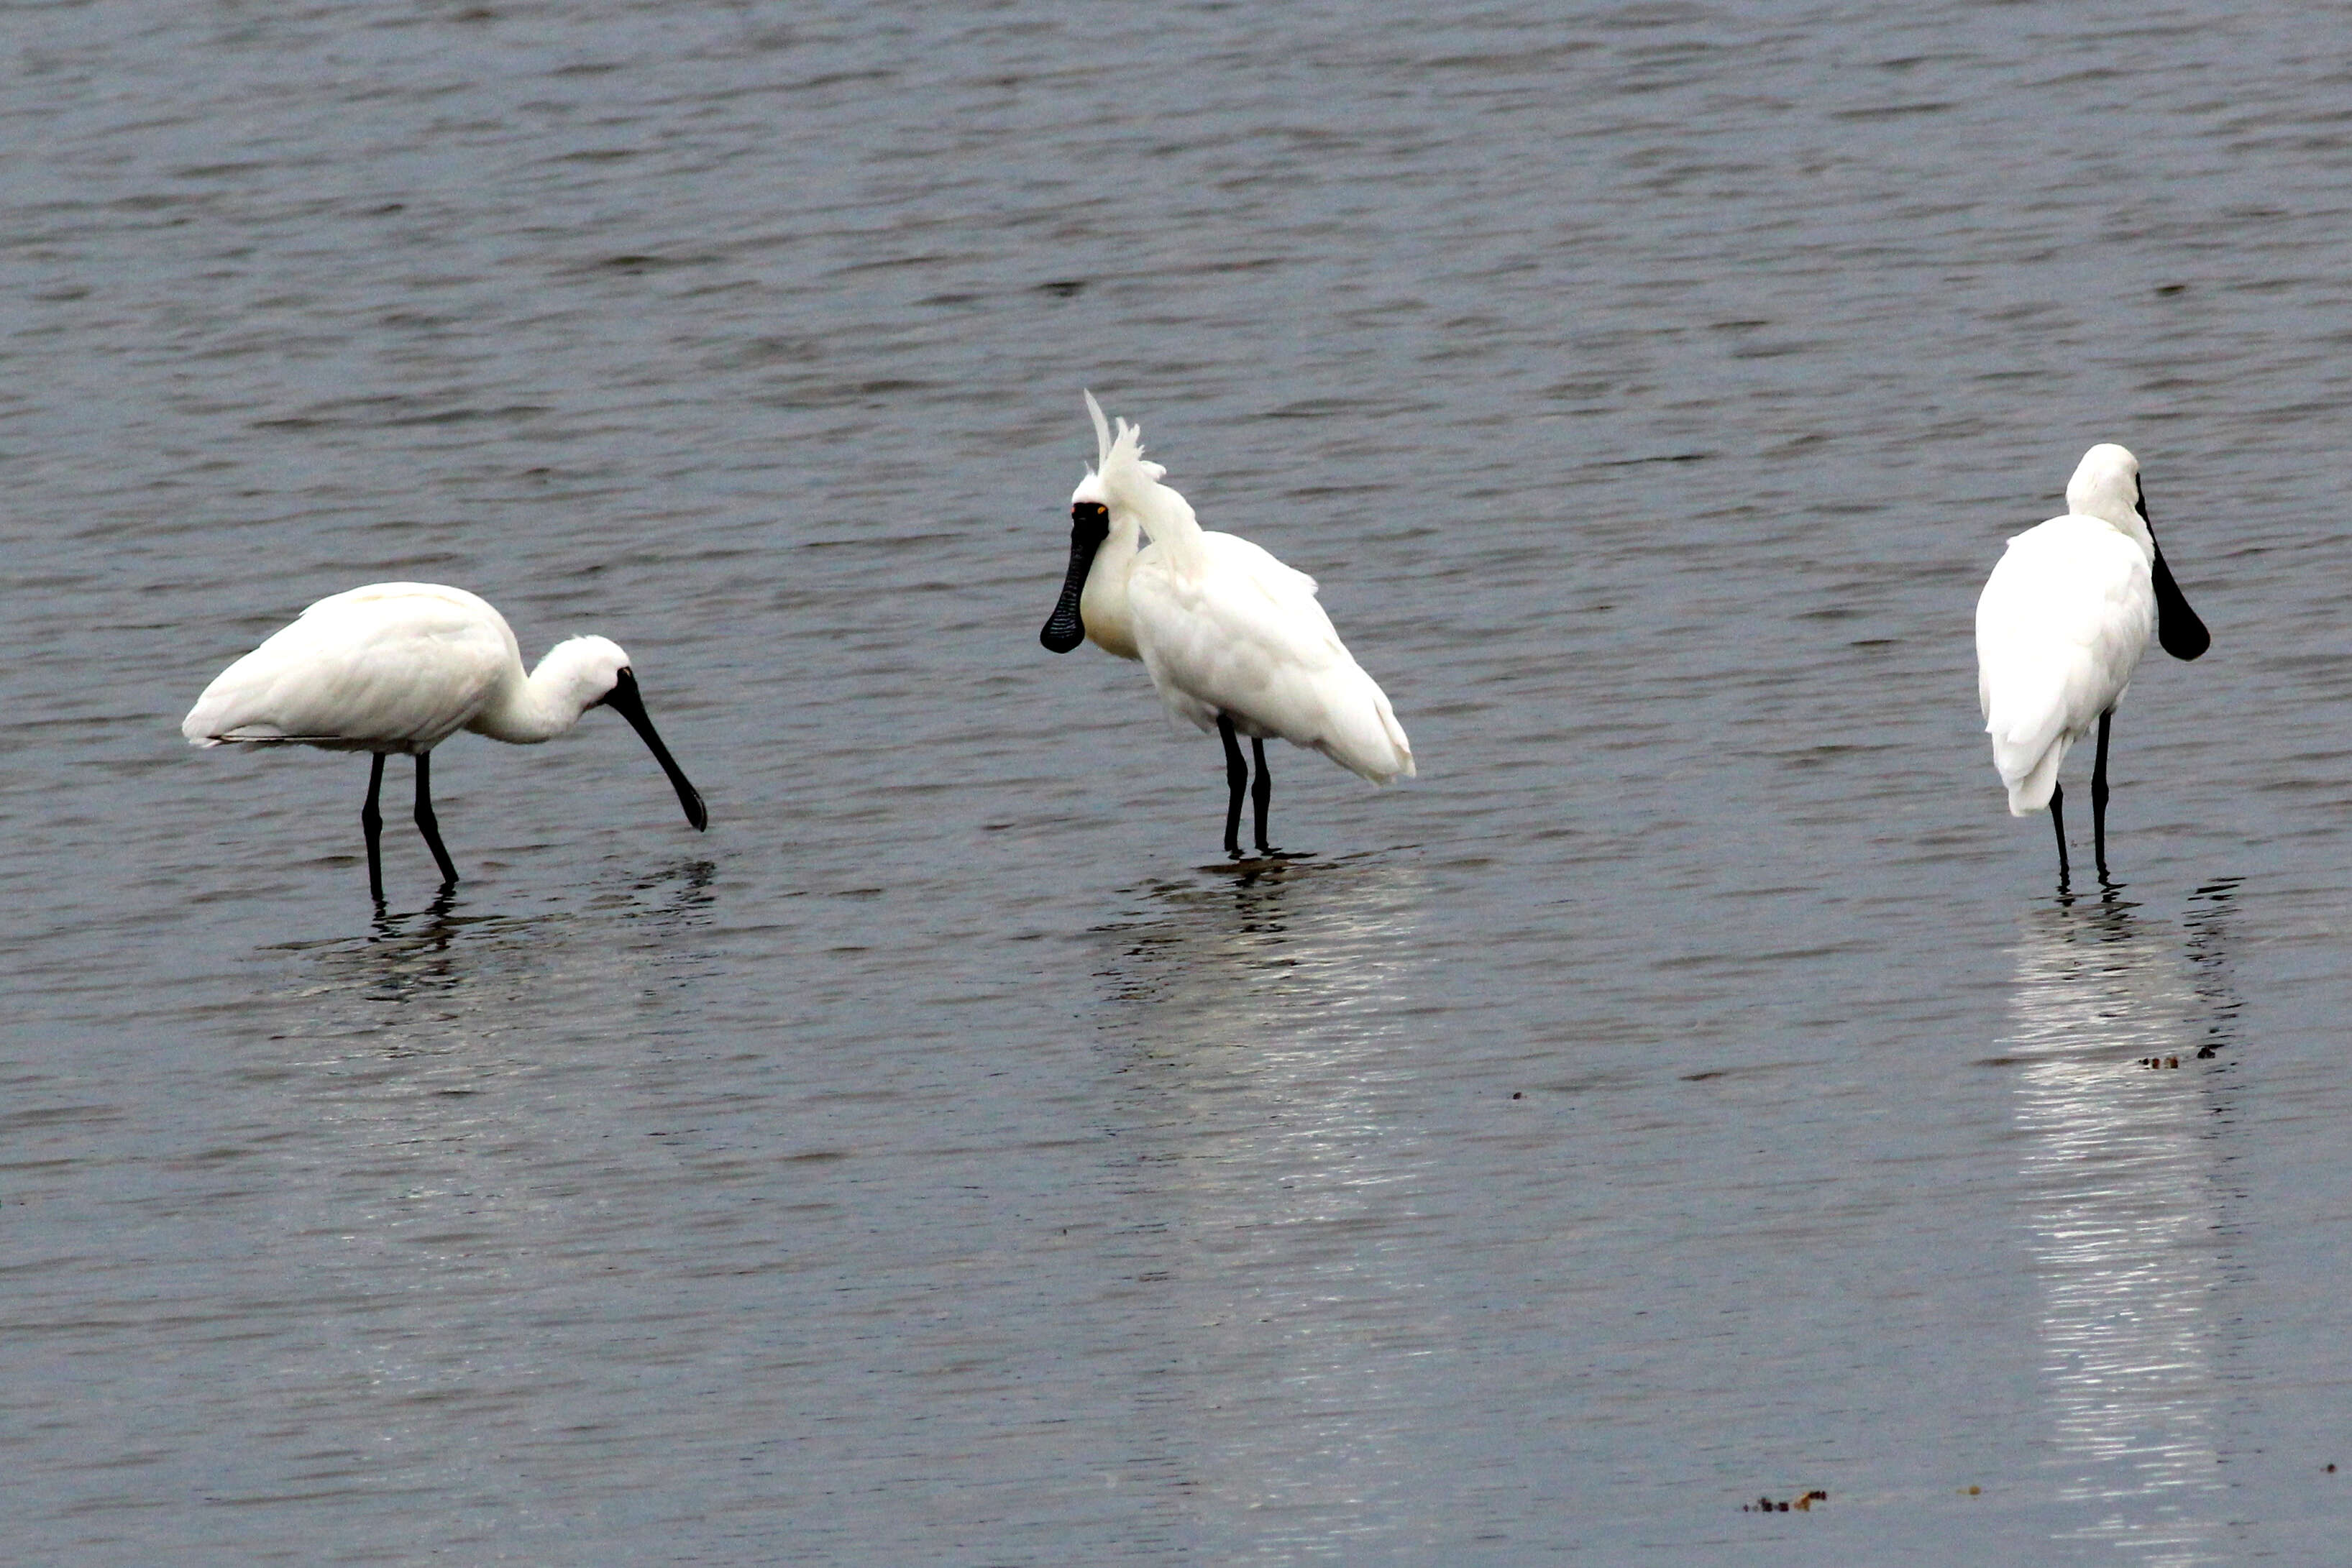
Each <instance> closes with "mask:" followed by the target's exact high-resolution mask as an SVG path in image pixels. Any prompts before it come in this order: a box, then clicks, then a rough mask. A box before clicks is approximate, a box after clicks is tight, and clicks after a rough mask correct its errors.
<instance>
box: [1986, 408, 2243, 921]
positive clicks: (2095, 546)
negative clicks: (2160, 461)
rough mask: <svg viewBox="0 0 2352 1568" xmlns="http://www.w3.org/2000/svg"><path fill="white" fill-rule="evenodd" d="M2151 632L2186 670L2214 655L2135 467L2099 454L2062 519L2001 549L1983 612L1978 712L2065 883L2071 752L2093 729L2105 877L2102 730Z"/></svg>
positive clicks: (2122, 454) (2003, 773) (2112, 453)
mask: <svg viewBox="0 0 2352 1568" xmlns="http://www.w3.org/2000/svg"><path fill="white" fill-rule="evenodd" d="M2149 632H2155V633H2156V636H2157V641H2158V643H2162V644H2163V647H2164V651H2165V652H2166V653H2169V654H2171V655H2172V656H2173V657H2174V658H2176V659H2193V658H2195V657H2197V656H2198V655H2199V654H2200V653H2203V652H2204V651H2205V650H2206V648H2207V647H2208V646H2209V645H2210V643H2212V640H2213V639H2212V637H2211V635H2210V633H2208V632H2206V630H2205V623H2204V622H2202V621H2200V620H2199V619H2198V618H2197V612H2195V611H2194V610H2191V609H2189V601H2188V600H2187V598H2185V597H2184V596H2183V595H2182V594H2181V591H2180V586H2179V584H2178V583H2176V582H2175V581H2173V580H2172V571H2171V569H2170V568H2168V567H2167V566H2166V565H2165V564H2164V552H2163V551H2162V550H2161V549H2158V548H2157V543H2156V535H2155V533H2154V532H2153V531H2152V530H2151V529H2150V528H2148V523H2147V497H2146V494H2145V493H2144V492H2143V491H2142V489H2141V487H2140V480H2139V459H2138V458H2137V457H2135V456H2133V455H2131V454H2130V453H2129V452H2126V450H2124V449H2123V448H2122V447H2120V446H2116V445H2114V444H2107V443H2102V444H2099V445H2097V446H2094V447H2092V448H2091V449H2090V450H2089V451H2088V452H2085V453H2084V454H2083V461H2082V462H2081V463H2080V464H2079V465H2076V467H2075V469H2074V477H2073V478H2072V479H2070V480H2068V481H2067V482H2066V515H2065V516H2064V517H2053V518H2051V519H2050V520H2049V521H2048V522H2046V523H2042V524H2041V525H2039V526H2038V527H2035V528H2028V529H2026V531H2025V532H2023V533H2021V534H2019V535H2018V536H2017V537H2016V538H2012V539H2011V540H2010V541H2009V552H2008V553H2007V554H2006V555H2003V556H2002V557H2001V558H2000V564H1999V565H1997V566H1995V567H1994V568H1993V569H1992V577H1991V579H1990V580H1988V581H1987V582H1986V583H1985V587H1984V594H1983V596H1982V597H1981V598H1979V600H1978V601H1977V701H1978V704H1979V706H1980V707H1981V708H1982V709H1983V711H1984V718H1985V730H1986V732H1987V733H1988V734H1990V736H1991V737H1992V759H1993V765H1994V766H1995V767H1997V768H2000V779H2001V782H2002V783H2004V784H2006V785H2008V786H2009V809H2010V811H2011V813H2012V814H2013V815H2016V816H2020V817H2022V816H2024V815H2025V814H2026V813H2027V812H2029V811H2032V810H2039V809H2040V808H2041V807H2042V806H2043V805H2044V804H2047V805H2048V806H2049V808H2050V821H2051V825H2052V826H2053V828H2054V829H2055V830H2056V831H2057V834H2058V881H2059V883H2060V885H2061V886H2063V885H2064V883H2065V881H2066V819H2065V816H2064V796H2063V793H2062V792H2061V791H2060V789H2059V788H2058V765H2059V764H2060V763H2061V762H2063V761H2064V760H2065V757H2066V748H2067V747H2070V746H2072V745H2074V742H2076V741H2077V740H2080V739H2081V738H2082V737H2083V736H2084V733H2085V732H2087V731H2088V730H2089V729H2090V727H2091V726H2092V725H2093V724H2094V723H2095V724H2096V725H2097V726H2098V727H2099V758H2098V761H2097V763H2096V764H2095V765H2094V767H2093V768H2092V769H2091V823H2092V842H2093V844H2094V846H2095V853H2096V855H2097V860H2098V867H2099V879H2100V880H2101V881H2102V882H2104V881H2105V880H2106V876H2107V727H2108V724H2109V722H2110V721H2111V720H2112V719H2113V718H2114V717H2115V712H2116V704H2117V703H2119V702H2121V701H2122V700H2123V695H2124V693H2125V692H2126V690H2128V689H2129V688H2130V685H2131V678H2132V672H2133V671H2134V670H2136V669H2137V668H2138V667H2139V659H2140V654H2141V653H2143V652H2144V651H2145V650H2146V649H2147V635H2148V633H2149Z"/></svg>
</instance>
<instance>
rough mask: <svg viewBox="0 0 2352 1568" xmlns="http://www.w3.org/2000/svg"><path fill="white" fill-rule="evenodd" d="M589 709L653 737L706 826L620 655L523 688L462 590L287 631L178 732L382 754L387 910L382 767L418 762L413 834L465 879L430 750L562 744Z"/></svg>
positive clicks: (375, 869) (365, 810) (500, 619)
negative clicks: (438, 796)
mask: <svg viewBox="0 0 2352 1568" xmlns="http://www.w3.org/2000/svg"><path fill="white" fill-rule="evenodd" d="M592 707H609V708H611V709H612V710H613V711H614V712H615V713H617V714H619V715H620V716H622V717H623V718H625V719H627V720H628V721H629V723H630V725H631V726H632V727H634V728H635V730H636V732H637V733H638V734H639V735H641V736H643V737H645V742H646V746H647V747H650V748H651V749H652V751H653V754H654V760H655V761H656V762H658V763H660V764H661V767H662V771H663V772H665V773H667V774H668V775H669V781H670V783H671V784H672V785H674V786H675V787H676V788H677V800H678V804H680V805H681V806H684V807H685V808H686V820H687V821H689V822H691V823H693V824H694V825H695V827H697V828H698V829H699V828H702V827H705V826H707V825H708V824H709V820H710V819H709V813H708V812H707V811H705V810H703V805H702V797H701V795H700V794H699V793H698V792H697V791H696V789H695V788H694V786H693V785H692V784H689V783H688V782H687V778H686V775H685V774H684V773H683V772H681V771H680V770H679V768H678V766H677V762H676V761H675V760H674V759H672V758H671V757H670V754H669V748H668V747H666V746H664V745H663V744H662V741H661V737H660V736H659V735H658V734H656V733H655V730H654V723H653V720H652V719H650V718H647V717H646V705H645V699H644V698H642V697H640V696H639V695H637V677H636V674H635V672H634V671H632V670H631V669H630V667H629V656H628V655H627V654H626V653H623V652H621V648H620V644H619V643H613V642H610V641H607V640H606V639H604V638H603V637H574V638H572V640H571V641H569V642H566V643H557V644H556V645H555V646H554V647H553V648H552V649H551V650H550V651H549V653H548V655H547V657H545V658H544V659H541V661H540V662H539V668H537V669H535V670H533V671H532V672H531V673H530V674H528V675H525V674H523V668H522V650H521V649H520V646H518V645H517V643H515V634H514V632H513V631H512V630H511V629H509V627H508V625H507V622H506V617H505V616H503V615H500V614H499V612H497V611H495V610H493V609H491V608H490V606H489V605H488V604H487V603H486V602H484V601H481V600H479V599H477V598H476V597H474V595H472V594H470V593H467V591H465V590H463V589H460V588H443V587H440V586H438V585H436V584H434V583H430V582H373V583H370V584H368V585H367V586H366V587H365V588H354V589H352V591H350V592H348V593H338V594H336V595H334V596H333V597H332V598H329V599H321V600H320V601H318V602H317V603H316V604H313V605H311V606H310V608H309V609H308V610H305V611H304V612H302V614H301V617H300V618H299V620H297V621H296V622H294V623H293V624H292V625H290V626H287V627H285V628H283V629H282V630H280V631H278V632H276V633H274V634H273V635H272V636H271V637H270V638H269V640H268V642H266V643H262V644H261V646H260V647H258V648H256V649H255V650H254V651H253V652H252V653H247V655H246V656H245V657H244V658H242V659H239V660H238V661H237V662H236V664H231V665H230V666H229V667H228V668H227V669H226V670H224V671H222V672H221V673H220V674H219V676H218V677H217V678H215V680H214V682H213V684H212V685H208V686H206V687H205V695H203V696H201V697H198V698H197V699H196V706H194V707H193V708H191V709H189V710H188V716H187V717H186V718H185V719H184V720H182V721H181V724H180V733H181V734H182V735H184V736H186V737H188V739H189V740H190V741H191V742H192V743H193V744H194V745H197V746H318V747H325V748H326V749H328V750H330V751H365V752H369V753H372V754H373V758H372V761H371V763H370V766H369V768H368V792H367V804H366V805H364V806H362V807H361V808H360V826H361V827H362V829H364V830H365V831H366V832H367V856H368V889H369V891H370V892H371V893H373V894H374V895H375V901H376V903H378V904H382V903H383V850H382V847H381V840H382V838H383V814H382V813H381V812H379V811H378V810H377V809H376V796H377V795H378V793H379V792H380V791H381V790H382V789H383V759H384V758H386V757H388V756H390V755H392V754H394V753H395V752H405V753H407V754H408V755H409V756H411V757H414V758H416V826H417V830H418V831H420V832H422V833H423V834H424V835H425V844H426V846H427V847H429V848H430V849H431V850H432V851H433V858H434V860H435V861H436V862H438V863H439V865H440V867H441V878H442V882H441V885H442V886H444V887H448V886H450V885H451V884H453V883H456V882H457V866H456V864H455V863H454V862H451V860H450V859H449V852H448V850H447V849H446V848H445V847H443V845H442V842H441V829H440V825H439V823H438V822H437V821H436V819H435V818H434V815H433V787H432V775H431V771H430V769H431V767H432V761H433V748H434V747H436V746H438V745H440V744H441V743H442V742H443V741H445V740H446V739H448V738H449V737H451V736H452V735H455V734H456V733H457V731H459V730H461V729H470V730H472V731H474V732H475V733H476V734H478V735H487V736H488V737H490V738H491V739H493V740H503V741H507V742H509V743H510V744H512V745H516V746H536V745H538V744H539V743H540V742H541V741H542V740H551V739H553V738H554V737H556V736H559V735H562V733H563V732H564V731H565V730H568V729H570V728H571V727H572V726H573V725H574V724H576V723H578V722H579V719H580V716H581V715H582V714H583V713H585V712H586V711H587V710H588V709H590V708H592Z"/></svg>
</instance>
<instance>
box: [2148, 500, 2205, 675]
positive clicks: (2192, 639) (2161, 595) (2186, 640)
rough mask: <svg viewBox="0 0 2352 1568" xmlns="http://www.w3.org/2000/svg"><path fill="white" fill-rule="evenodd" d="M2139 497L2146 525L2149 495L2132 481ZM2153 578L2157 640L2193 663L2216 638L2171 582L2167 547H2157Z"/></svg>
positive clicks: (2151, 531) (2151, 534) (2152, 539)
mask: <svg viewBox="0 0 2352 1568" xmlns="http://www.w3.org/2000/svg"><path fill="white" fill-rule="evenodd" d="M2132 485H2133V488H2134V489H2135V490H2136V491H2137V495H2136V496H2135V497H2134V498H2133V502H2132V505H2133V507H2134V508H2135V509H2136V510H2137V511H2138V513H2139V520H2140V521H2141V522H2142V523H2146V522H2147V489H2146V488H2145V487H2144V486H2141V485H2140V483H2139V481H2138V480H2137V479H2134V480H2133V481H2132ZM2147 538H2148V543H2150V544H2151V545H2156V529H2155V528H2153V527H2151V528H2148V530H2147ZM2154 565H2155V570H2154V572H2153V575H2154V577H2155V579H2156V640H2157V642H2158V643H2160V644H2161V645H2162V646H2163V648H2164V651H2165V652H2166V653H2169V654H2171V655H2172V656H2173V657H2174V658H2176V659H2193V658H2196V657H2197V656H2198V655H2199V654H2200V653H2203V652H2205V650H2206V649H2208V648H2210V647H2211V646H2212V645H2213V634H2212V633H2211V632H2208V631H2206V630H2205V622H2202V621H2200V620H2199V619H2198V618H2197V612H2195V611H2194V610H2191V609H2189V597H2188V595H2186V594H2184V593H2182V592H2181V591H2180V585H2179V583H2177V582H2175V581H2173V580H2172V569H2171V568H2170V567H2168V566H2167V565H2165V564H2164V547H2163V546H2162V545H2156V560H2155V563H2154Z"/></svg>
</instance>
